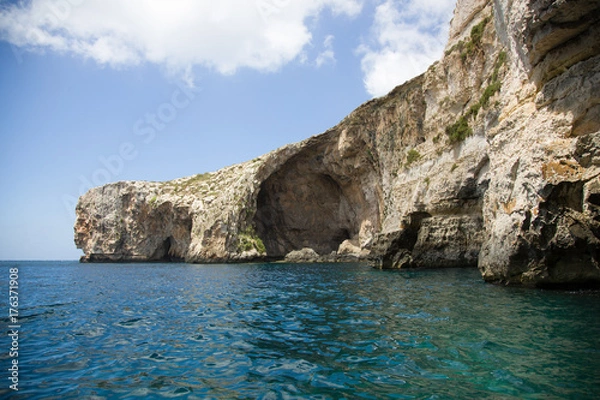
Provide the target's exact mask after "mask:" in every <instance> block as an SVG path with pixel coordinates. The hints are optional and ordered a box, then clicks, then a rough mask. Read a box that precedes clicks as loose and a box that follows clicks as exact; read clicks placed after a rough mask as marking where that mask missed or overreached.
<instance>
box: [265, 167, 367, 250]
mask: <svg viewBox="0 0 600 400" xmlns="http://www.w3.org/2000/svg"><path fill="white" fill-rule="evenodd" d="M355 221H356V214H355V212H354V209H353V205H352V202H351V201H350V200H349V199H348V198H347V196H346V194H345V193H344V190H343V189H342V187H341V186H340V185H339V184H338V183H337V182H336V181H335V180H334V179H333V178H332V177H331V176H329V175H327V174H325V173H316V172H309V171H304V170H287V169H285V170H283V171H279V172H278V173H275V174H274V175H272V176H271V177H270V178H269V179H267V180H266V181H265V182H264V183H263V184H262V186H261V188H260V192H259V193H258V197H257V211H256V216H255V225H256V229H257V233H258V235H259V236H260V238H261V239H262V241H263V243H264V244H265V247H266V249H267V254H268V255H269V256H270V257H276V258H279V257H283V256H285V255H286V254H287V253H289V252H290V251H292V250H299V249H302V248H305V247H310V248H312V249H313V250H315V251H316V252H317V253H319V254H320V255H327V254H330V253H331V252H332V251H336V250H337V249H338V247H339V245H340V244H341V243H342V242H343V241H344V240H347V239H351V238H353V237H354V236H356V235H357V233H358V231H357V229H356V226H355Z"/></svg>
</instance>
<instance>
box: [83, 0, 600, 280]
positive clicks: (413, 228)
mask: <svg viewBox="0 0 600 400" xmlns="http://www.w3.org/2000/svg"><path fill="white" fill-rule="evenodd" d="M599 16H600V3H598V2H597V1H591V0H588V1H583V0H575V1H565V0H554V1H553V0H511V1H509V0H494V1H491V0H490V1H486V0H459V1H458V4H457V8H456V11H455V15H454V18H453V21H452V24H451V30H450V39H449V42H448V45H447V48H446V52H445V55H444V57H443V58H442V59H441V60H440V61H439V62H437V63H435V64H434V65H432V66H431V67H430V68H429V70H428V71H427V72H426V73H425V74H423V75H421V76H419V77H417V78H415V79H413V80H411V81H410V82H407V83H406V84H404V85H401V86H399V87H397V88H396V89H394V90H393V91H392V92H390V93H389V94H388V95H387V96H385V97H382V98H378V99H374V100H371V101H369V102H367V103H366V104H364V105H362V106H360V107H359V108H358V109H356V110H355V111H354V112H352V113H351V114H350V115H349V116H348V117H346V118H345V119H344V120H343V121H342V122H340V123H339V124H338V125H337V126H335V127H334V128H332V129H330V130H329V131H327V132H325V133H323V134H321V135H318V136H315V137H312V138H310V139H308V140H306V141H304V142H301V143H298V144H294V145H289V146H286V147H284V148H281V149H279V150H276V151H274V152H271V153H269V154H267V155H265V156H263V157H260V158H258V159H255V160H252V161H250V162H247V163H244V164H240V165H236V166H233V167H229V168H225V169H223V170H220V171H218V172H215V173H211V174H204V175H196V176H193V177H189V178H184V179H178V180H175V181H171V182H163V183H150V182H119V183H115V184H111V185H107V186H104V187H101V188H96V189H93V190H91V191H90V192H88V193H87V194H86V195H84V196H82V198H81V199H80V201H79V204H78V206H77V216H78V217H77V222H76V225H75V242H76V244H77V246H78V247H79V248H81V249H83V251H84V252H85V256H84V260H87V261H142V260H143V261H151V260H185V261H188V262H221V261H228V262H232V261H250V260H255V259H280V258H283V257H285V256H286V255H288V254H290V253H292V254H291V257H292V259H297V258H298V257H300V259H302V255H305V257H311V258H314V257H315V253H317V254H318V255H319V258H320V259H324V260H325V259H326V260H339V259H343V260H347V259H358V258H363V259H364V258H368V259H369V260H370V261H371V262H372V263H374V264H376V265H378V266H381V267H383V268H404V267H425V268H434V267H452V266H464V265H473V266H475V265H478V266H479V269H480V270H481V273H482V275H483V277H484V279H486V280H488V281H493V282H503V283H511V284H512V283H515V284H526V285H555V284H589V283H600V266H599V265H598V262H599V261H600V260H599V258H600V253H599V250H600V178H599V175H600V97H599V94H598V93H599V92H600V32H599V27H600V23H599V22H600V21H599V19H600V18H599ZM309 249H312V251H310V250H309ZM307 255H308V256H307Z"/></svg>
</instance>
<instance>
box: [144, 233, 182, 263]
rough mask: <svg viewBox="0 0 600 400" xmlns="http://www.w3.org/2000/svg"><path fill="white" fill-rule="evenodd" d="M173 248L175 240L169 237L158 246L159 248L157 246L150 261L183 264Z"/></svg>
mask: <svg viewBox="0 0 600 400" xmlns="http://www.w3.org/2000/svg"><path fill="white" fill-rule="evenodd" d="M174 247H175V239H174V238H173V236H169V237H168V238H166V239H165V240H164V241H163V242H162V243H161V244H160V246H158V248H157V249H156V251H155V252H154V254H153V255H152V257H151V260H153V261H160V262H183V261H184V258H183V257H180V256H178V255H177V254H176V252H175V251H174Z"/></svg>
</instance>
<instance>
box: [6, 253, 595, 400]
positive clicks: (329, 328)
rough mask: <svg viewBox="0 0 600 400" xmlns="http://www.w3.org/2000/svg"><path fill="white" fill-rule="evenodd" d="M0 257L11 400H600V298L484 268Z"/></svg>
mask: <svg viewBox="0 0 600 400" xmlns="http://www.w3.org/2000/svg"><path fill="white" fill-rule="evenodd" d="M0 266H2V269H1V271H2V272H0V273H2V281H1V282H2V287H4V288H7V287H8V270H9V268H11V267H18V268H19V275H20V278H19V279H20V281H19V284H20V290H21V293H20V323H21V336H20V342H19V347H20V349H19V365H20V367H21V368H20V375H19V376H20V381H19V389H20V390H19V392H18V395H17V396H15V395H14V393H13V392H12V391H10V390H9V389H8V384H9V383H10V382H9V381H7V380H6V378H4V377H3V380H4V384H2V386H1V387H0V395H1V396H3V397H6V396H9V395H10V396H12V397H11V398H23V399H25V398H26V399H38V398H39V399H52V398H56V399H71V398H72V399H81V398H93V399H101V398H106V399H111V398H175V397H181V398H189V399H206V398H217V399H234V398H235V399H255V398H262V399H282V398H315V399H339V398H349V399H350V398H364V399H380V398H398V399H405V398H406V399H412V398H416V399H450V398H453V399H454V398H502V399H528V398H530V399H539V398H574V399H575V398H576V399H595V398H598V397H599V396H600V385H599V384H600V375H599V374H598V371H600V318H598V315H599V313H600V295H599V294H598V293H597V292H551V291H540V290H527V289H517V288H505V287H496V286H492V285H487V284H485V283H483V282H482V281H481V279H480V277H479V274H478V272H477V271H476V270H471V269H451V270H439V271H408V272H406V271H403V272H386V271H378V270H373V269H370V268H368V267H366V266H363V265H356V264H341V265H340V264H337V265H336V264H330V265H322V264H319V265H301V264H299V265H291V264H254V265H213V266H205V265H185V264H137V265H136V264H129V265H116V264H112V265H94V264H78V263H74V262H58V263H57V262H47V263H43V262H20V263H8V262H6V263H1V264H0ZM7 290H8V289H5V291H7ZM6 297H7V296H4V295H3V296H2V298H3V303H2V305H3V307H4V309H5V310H8V304H7V303H6V301H7V300H5V298H6ZM5 322H8V320H7V319H6V318H5ZM0 345H1V346H2V348H3V349H8V348H9V347H10V343H9V338H8V337H6V336H5V337H3V338H2V341H1V342H0ZM0 362H1V363H2V364H3V365H4V367H3V368H2V369H3V370H6V369H7V368H8V367H9V363H10V361H9V359H8V355H7V351H4V350H3V352H2V357H1V358H0ZM7 382H8V383H7Z"/></svg>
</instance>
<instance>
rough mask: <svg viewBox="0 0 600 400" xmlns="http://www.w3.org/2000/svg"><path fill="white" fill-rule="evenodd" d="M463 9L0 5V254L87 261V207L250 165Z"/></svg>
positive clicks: (372, 80) (373, 2) (383, 81)
mask: <svg viewBox="0 0 600 400" xmlns="http://www.w3.org/2000/svg"><path fill="white" fill-rule="evenodd" d="M454 3H455V1H454V0H420V1H417V0H220V1H218V2H215V1H214V0H170V1H167V0H129V1H122V0H30V1H2V0H0V260H40V259H41V260H75V259H78V258H79V256H81V255H82V252H81V250H78V249H76V248H75V245H74V242H73V225H74V223H75V205H76V202H77V198H78V197H79V196H80V195H82V194H84V193H85V192H86V191H87V190H89V189H90V188H92V187H95V186H100V185H103V184H106V183H110V182H116V181H123V180H148V181H163V180H170V179H175V178H180V177H184V176H191V175H194V174H197V173H203V172H210V171H215V170H218V169H220V168H223V167H226V166H229V165H232V164H236V163H240V162H244V161H247V160H251V159H253V158H255V157H257V156H260V155H262V154H265V153H267V152H269V151H271V150H275V149H277V148H279V147H281V146H283V145H285V144H288V143H293V142H298V141H301V140H304V139H306V138H308V137H310V136H313V135H316V134H319V133H322V132H324V131H326V130H327V129H329V128H330V127H332V126H334V125H336V124H337V123H338V122H339V121H341V120H342V119H343V118H344V117H345V116H346V115H347V114H349V113H350V112H351V111H352V110H354V109H355V108H356V107H358V106H359V105H360V104H362V103H364V102H365V101H368V100H370V99H372V98H374V97H378V96H383V95H385V94H386V93H387V92H389V91H390V90H391V89H393V88H394V87H395V86H397V85H399V84H401V83H403V82H405V81H406V80H408V79H411V78H412V77H414V76H417V75H418V74H420V73H422V72H424V71H425V70H426V69H427V67H428V66H429V65H431V64H432V63H433V62H434V61H436V60H437V59H439V58H440V57H441V55H442V53H443V49H444V46H445V43H446V40H447V35H448V27H449V22H450V19H451V18H452V11H453V9H454Z"/></svg>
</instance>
